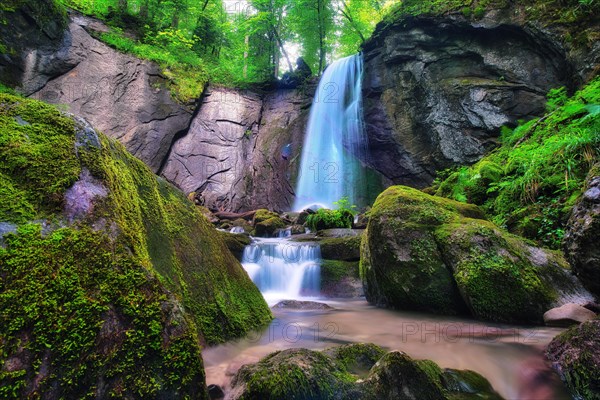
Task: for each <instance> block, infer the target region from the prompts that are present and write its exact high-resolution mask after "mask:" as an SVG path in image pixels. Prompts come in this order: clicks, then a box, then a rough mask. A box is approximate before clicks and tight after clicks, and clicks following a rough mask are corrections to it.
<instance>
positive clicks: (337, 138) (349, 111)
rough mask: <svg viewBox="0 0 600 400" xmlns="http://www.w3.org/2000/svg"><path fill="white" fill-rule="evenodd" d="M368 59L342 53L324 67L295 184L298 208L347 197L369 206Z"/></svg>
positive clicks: (295, 206) (330, 205) (358, 55)
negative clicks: (365, 96)
mask: <svg viewBox="0 0 600 400" xmlns="http://www.w3.org/2000/svg"><path fill="white" fill-rule="evenodd" d="M362 74H363V60H362V56H361V55H360V54H357V55H354V56H350V57H346V58H343V59H341V60H338V61H336V62H334V63H333V64H331V65H330V66H329V67H328V68H327V70H325V72H324V74H323V77H322V78H321V80H320V82H319V87H318V89H317V93H316V94H315V98H314V99H313V105H312V107H311V110H310V118H309V122H308V128H307V131H306V137H305V140H304V146H303V148H302V161H301V164H300V173H299V179H298V184H297V187H296V200H295V203H294V209H295V210H298V211H300V210H303V209H305V208H309V207H311V208H315V206H316V207H317V208H321V207H324V208H330V209H332V208H334V207H333V206H334V204H333V202H334V201H337V200H339V199H341V198H342V197H344V196H346V197H348V199H349V200H350V204H355V205H357V206H358V207H362V206H365V205H367V204H366V203H367V197H366V196H367V195H368V194H367V193H365V191H366V190H367V189H366V188H367V182H366V179H367V178H366V174H367V173H366V170H365V168H364V167H363V166H362V165H361V163H360V161H359V160H358V159H359V158H362V159H364V158H363V157H364V155H365V154H366V151H367V150H366V149H367V142H366V136H365V129H364V121H363V116H362V112H363V111H362V95H361V93H362Z"/></svg>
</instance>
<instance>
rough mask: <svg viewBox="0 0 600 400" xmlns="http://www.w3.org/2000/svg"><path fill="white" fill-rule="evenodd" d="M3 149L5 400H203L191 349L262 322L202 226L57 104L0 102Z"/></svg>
mask: <svg viewBox="0 0 600 400" xmlns="http://www.w3.org/2000/svg"><path fill="white" fill-rule="evenodd" d="M0 142H2V143H3V144H4V145H3V146H0V159H2V160H3V162H2V163H1V165H0V183H1V184H0V197H1V198H2V199H3V201H2V205H0V222H1V224H0V225H2V226H3V229H2V235H3V238H2V244H3V247H0V276H2V286H1V287H0V294H1V295H0V303H1V307H2V310H3V313H2V316H0V320H1V323H0V337H2V340H1V341H0V369H1V373H0V386H1V387H2V388H3V390H9V391H10V393H12V394H14V395H15V396H17V397H39V396H41V397H44V398H48V399H55V398H56V399H58V398H83V397H94V398H96V397H97V398H107V397H130V398H137V397H141V398H147V397H159V398H176V397H190V398H200V399H204V398H207V397H206V388H205V385H204V372H203V369H202V359H201V357H200V345H201V344H207V343H208V344H210V343H220V342H223V341H225V340H227V339H230V338H234V337H239V336H242V335H243V334H245V333H247V332H248V331H249V330H251V329H253V328H256V327H259V326H261V325H262V324H264V323H267V322H268V321H270V319H271V313H270V310H269V308H268V306H267V304H266V303H265V302H264V299H263V298H262V296H261V294H260V292H259V291H258V289H257V288H256V286H255V285H254V284H253V283H252V282H251V281H250V279H249V277H248V275H247V274H246V272H245V271H244V270H243V268H242V267H241V265H240V263H239V262H238V261H237V260H236V259H235V258H234V257H233V255H232V254H231V253H230V252H229V251H228V250H227V248H226V247H225V244H224V243H223V241H222V239H220V237H219V235H217V232H216V231H215V229H214V228H213V227H212V226H211V224H210V223H209V222H208V221H207V220H206V218H205V217H204V216H203V215H202V214H201V212H200V211H199V210H198V209H197V208H196V207H195V206H194V205H193V203H192V202H190V201H189V200H188V199H186V198H185V196H183V195H182V194H181V193H180V192H179V191H178V190H177V189H175V188H174V187H173V186H172V185H170V184H169V183H167V182H166V181H165V180H164V179H159V178H157V177H156V176H155V175H154V174H153V173H152V172H151V171H150V170H149V169H148V168H147V167H146V166H145V165H144V164H143V163H142V162H141V161H139V160H137V159H136V158H134V157H133V156H131V155H130V154H128V153H127V152H126V151H125V149H124V148H123V146H122V145H120V144H119V143H117V142H115V141H113V140H111V139H109V138H107V137H105V136H104V135H101V134H97V133H96V131H94V129H92V128H91V127H90V126H89V125H88V124H86V123H85V121H83V120H81V119H77V118H73V117H71V116H67V115H64V114H62V113H60V112H59V111H58V110H57V109H55V108H54V107H52V106H49V105H46V104H44V103H41V102H37V101H33V100H28V99H25V98H22V97H16V96H10V95H0ZM16 299H19V300H18V301H16ZM65 382H69V383H68V384H65Z"/></svg>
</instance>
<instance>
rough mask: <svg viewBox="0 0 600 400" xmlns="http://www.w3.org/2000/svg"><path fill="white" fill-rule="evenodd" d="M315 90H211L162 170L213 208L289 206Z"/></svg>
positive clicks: (276, 208) (275, 208) (276, 207)
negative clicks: (261, 91) (265, 91)
mask: <svg viewBox="0 0 600 400" xmlns="http://www.w3.org/2000/svg"><path fill="white" fill-rule="evenodd" d="M314 90H315V86H314V84H309V85H307V87H306V88H305V90H295V89H280V90H276V91H272V92H267V93H259V92H257V91H241V90H234V89H227V88H218V87H212V88H210V89H208V91H207V93H206V95H205V96H204V99H203V101H202V103H201V104H200V108H199V112H198V114H197V115H196V117H195V118H194V120H193V121H192V124H191V126H190V130H189V131H188V133H187V134H186V135H185V136H183V137H181V138H179V139H178V140H177V141H176V142H175V143H174V144H173V147H172V149H171V152H170V155H169V157H168V161H167V162H166V164H165V167H164V169H163V170H162V171H161V174H162V176H164V177H165V178H166V179H167V180H169V181H171V182H173V183H174V184H175V185H177V186H178V187H180V188H181V189H182V190H183V191H184V192H185V193H191V192H195V193H196V196H197V197H198V198H200V199H201V201H202V202H203V203H204V204H205V205H206V206H208V207H209V208H212V209H217V210H222V211H225V210H227V211H247V210H254V209H259V208H269V209H272V210H276V211H286V210H289V209H290V208H291V207H292V205H293V201H294V187H295V181H296V174H297V171H298V169H299V164H300V157H299V156H300V152H301V149H302V141H303V138H304V131H305V126H306V123H307V120H308V112H309V108H310V104H311V100H312V97H313V95H314Z"/></svg>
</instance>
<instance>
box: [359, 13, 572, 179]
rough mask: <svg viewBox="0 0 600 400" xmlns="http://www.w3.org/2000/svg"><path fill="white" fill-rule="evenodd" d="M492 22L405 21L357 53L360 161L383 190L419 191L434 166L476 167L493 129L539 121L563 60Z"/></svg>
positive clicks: (559, 81)
mask: <svg viewBox="0 0 600 400" xmlns="http://www.w3.org/2000/svg"><path fill="white" fill-rule="evenodd" d="M501 21H502V18H500V17H498V18H497V21H495V22H493V23H489V24H487V25H486V24H485V23H480V24H478V25H475V24H474V23H470V22H468V21H466V20H464V19H461V18H460V17H457V16H454V17H447V18H443V17H439V18H435V17H432V18H424V17H423V18H408V19H404V20H401V21H397V22H396V23H395V24H391V25H388V26H385V27H384V26H381V27H380V28H379V29H378V30H377V31H376V32H375V35H374V37H373V39H371V40H370V41H369V42H368V43H367V44H366V45H365V47H364V57H365V81H364V85H363V92H364V99H365V101H364V105H365V121H366V124H367V134H368V136H369V146H370V150H371V155H370V159H369V160H367V162H368V163H369V164H370V165H372V166H373V167H374V168H375V169H377V170H378V171H380V172H381V173H382V174H383V175H384V176H385V177H386V178H387V179H388V180H389V182H391V183H394V184H404V185H408V186H416V187H424V186H428V185H429V184H430V183H431V182H432V180H433V177H434V175H435V172H436V171H437V170H440V169H444V168H447V167H449V166H452V165H456V164H469V163H473V162H475V161H477V160H479V159H480V158H481V157H482V156H483V155H484V153H485V152H486V151H488V150H489V149H491V148H493V147H494V145H495V144H496V140H497V137H498V135H499V132H500V127H502V126H503V125H512V124H515V122H516V121H517V120H518V119H527V118H529V117H533V116H539V115H541V114H542V113H543V111H544V105H545V101H546V100H545V95H546V93H547V91H548V90H549V89H551V88H554V87H559V86H563V85H569V83H570V82H571V80H572V79H573V77H572V76H571V75H570V74H571V70H572V69H571V67H570V65H569V64H568V63H567V61H565V60H566V56H565V55H564V54H563V51H562V50H561V49H559V48H558V47H557V46H556V45H555V44H553V42H552V41H551V40H549V39H546V38H544V36H543V35H542V34H539V33H537V32H534V31H532V30H528V29H525V28H522V27H519V26H516V25H510V21H508V20H507V23H506V24H504V23H502V22H501Z"/></svg>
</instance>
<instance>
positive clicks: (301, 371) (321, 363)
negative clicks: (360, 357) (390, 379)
mask: <svg viewBox="0 0 600 400" xmlns="http://www.w3.org/2000/svg"><path fill="white" fill-rule="evenodd" d="M353 381H354V378H353V377H352V375H350V374H349V373H348V372H346V371H345V370H344V369H343V368H342V367H341V366H339V365H338V364H337V363H336V362H335V361H334V360H333V359H332V358H330V357H328V356H327V355H325V354H323V353H321V352H318V351H312V350H307V349H289V350H284V351H278V352H275V353H272V354H270V355H268V356H266V357H265V358H263V359H262V360H260V361H259V362H258V363H257V364H252V365H244V366H242V368H241V369H240V370H239V371H238V373H237V374H236V376H235V377H234V379H233V381H232V386H233V395H232V398H233V399H236V400H250V399H251V400H258V399H271V400H312V399H340V400H341V399H347V398H350V397H348V396H349V392H350V391H351V384H352V382H353Z"/></svg>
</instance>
